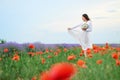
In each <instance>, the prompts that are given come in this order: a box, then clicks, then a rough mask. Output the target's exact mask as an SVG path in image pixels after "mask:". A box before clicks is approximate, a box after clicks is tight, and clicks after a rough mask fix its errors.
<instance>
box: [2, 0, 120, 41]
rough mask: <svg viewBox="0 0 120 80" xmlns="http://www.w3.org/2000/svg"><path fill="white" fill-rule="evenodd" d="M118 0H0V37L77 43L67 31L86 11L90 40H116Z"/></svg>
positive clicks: (119, 33) (119, 14)
mask: <svg viewBox="0 0 120 80" xmlns="http://www.w3.org/2000/svg"><path fill="white" fill-rule="evenodd" d="M119 4H120V1H119V0H97V1H96V0H59V1H58V0H0V38H1V39H5V40H6V41H13V42H18V43H25V42H42V43H78V42H77V41H76V40H74V39H73V38H72V37H71V36H70V35H69V34H68V32H67V28H68V27H73V26H75V25H77V24H79V23H80V22H82V20H81V15H82V14H83V13H87V14H88V15H89V16H90V18H91V20H92V22H93V31H92V41H93V43H106V42H108V43H120V38H119V36H120V5H119Z"/></svg>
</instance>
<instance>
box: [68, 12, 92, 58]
mask: <svg viewBox="0 0 120 80" xmlns="http://www.w3.org/2000/svg"><path fill="white" fill-rule="evenodd" d="M82 20H83V22H82V23H80V24H79V25H77V26H75V27H72V28H68V32H69V33H70V34H71V35H72V36H73V37H74V38H76V39H77V40H78V41H79V42H80V45H81V47H82V50H84V55H85V57H87V55H86V50H87V49H88V48H92V43H91V40H90V33H91V31H92V23H91V21H90V18H89V17H88V15H87V14H83V15H82Z"/></svg>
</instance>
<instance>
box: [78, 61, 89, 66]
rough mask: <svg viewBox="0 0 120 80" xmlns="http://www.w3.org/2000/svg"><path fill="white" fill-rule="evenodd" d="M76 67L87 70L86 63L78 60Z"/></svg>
mask: <svg viewBox="0 0 120 80" xmlns="http://www.w3.org/2000/svg"><path fill="white" fill-rule="evenodd" d="M77 65H78V66H80V67H81V68H87V66H86V63H85V61H83V60H78V61H77Z"/></svg>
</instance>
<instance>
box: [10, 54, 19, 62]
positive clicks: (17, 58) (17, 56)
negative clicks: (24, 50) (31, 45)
mask: <svg viewBox="0 0 120 80" xmlns="http://www.w3.org/2000/svg"><path fill="white" fill-rule="evenodd" d="M19 59H20V57H19V55H18V54H15V55H14V56H13V58H12V60H15V61H18V60H19Z"/></svg>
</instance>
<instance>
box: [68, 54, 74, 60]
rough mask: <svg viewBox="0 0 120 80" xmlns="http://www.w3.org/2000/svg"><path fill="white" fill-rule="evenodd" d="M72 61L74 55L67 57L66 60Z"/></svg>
mask: <svg viewBox="0 0 120 80" xmlns="http://www.w3.org/2000/svg"><path fill="white" fill-rule="evenodd" d="M73 59H75V55H70V56H68V58H67V60H73Z"/></svg>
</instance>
